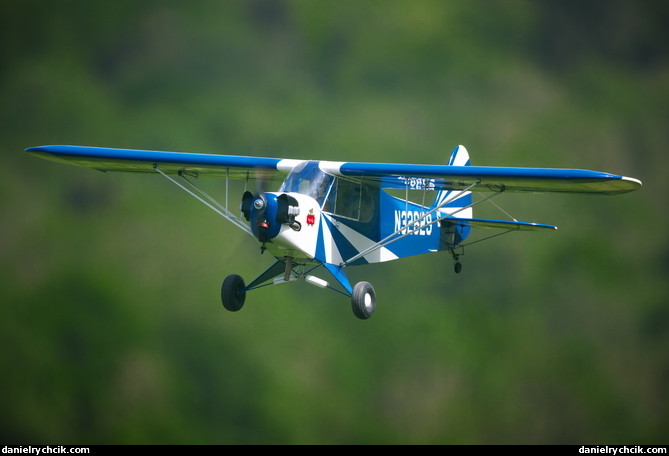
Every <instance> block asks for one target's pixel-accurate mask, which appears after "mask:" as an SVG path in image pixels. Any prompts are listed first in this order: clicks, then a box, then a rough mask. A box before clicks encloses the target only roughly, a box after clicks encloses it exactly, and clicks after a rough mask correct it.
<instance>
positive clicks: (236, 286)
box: [221, 274, 246, 312]
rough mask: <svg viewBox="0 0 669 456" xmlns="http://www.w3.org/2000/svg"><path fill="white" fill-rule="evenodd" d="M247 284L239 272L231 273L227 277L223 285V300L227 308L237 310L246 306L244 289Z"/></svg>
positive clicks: (231, 310) (232, 310)
mask: <svg viewBox="0 0 669 456" xmlns="http://www.w3.org/2000/svg"><path fill="white" fill-rule="evenodd" d="M245 286H246V285H245V284H244V279H242V278H241V277H240V276H238V275H237V274H231V275H229V276H227V277H226V278H225V280H224V281H223V286H222V287H221V301H222V302H223V307H225V309H226V310H229V311H230V312H237V311H238V310H240V309H241V308H242V307H244V301H246V292H245V291H242V290H244V287H245Z"/></svg>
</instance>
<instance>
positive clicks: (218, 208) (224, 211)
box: [153, 165, 253, 236]
mask: <svg viewBox="0 0 669 456" xmlns="http://www.w3.org/2000/svg"><path fill="white" fill-rule="evenodd" d="M153 169H155V170H156V171H158V172H159V173H160V174H162V175H163V176H165V177H166V178H167V179H169V180H170V181H172V182H173V183H174V184H176V185H177V186H179V187H180V188H181V189H182V190H184V191H186V192H187V193H189V194H190V195H191V196H193V197H195V198H196V199H197V200H199V201H200V202H202V203H203V204H205V205H206V206H207V207H209V208H210V209H211V210H213V211H214V212H216V213H217V214H218V215H220V216H222V217H223V218H225V219H227V220H229V221H230V222H231V223H232V224H234V225H235V226H237V227H239V228H241V229H242V230H243V231H245V232H247V233H248V234H250V235H251V236H253V232H252V231H251V228H250V227H249V226H248V225H246V224H245V223H244V222H243V221H242V220H241V219H240V218H239V217H237V216H236V215H234V214H233V213H232V212H230V211H229V210H228V208H227V204H228V203H227V201H228V178H227V173H226V178H225V188H226V191H225V201H226V202H225V204H226V205H225V206H223V205H222V204H221V203H219V202H218V201H216V200H215V199H214V198H212V197H211V196H209V195H208V194H207V193H206V192H205V191H204V190H202V189H201V188H199V187H198V186H197V185H195V184H194V183H192V182H191V181H189V180H188V179H187V178H186V176H184V175H183V174H182V173H181V171H179V177H181V178H182V179H183V180H185V181H186V183H188V185H190V186H191V188H192V189H193V190H194V191H195V192H197V193H199V195H197V194H196V193H194V192H193V191H191V190H189V189H188V188H186V187H185V186H184V185H182V184H180V183H179V182H177V181H176V179H173V178H172V177H170V176H168V175H167V174H165V173H164V172H163V171H161V170H160V168H158V165H153ZM200 195H201V196H200ZM203 198H204V199H203ZM205 199H206V200H208V201H209V202H207V201H205Z"/></svg>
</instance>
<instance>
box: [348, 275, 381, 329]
mask: <svg viewBox="0 0 669 456" xmlns="http://www.w3.org/2000/svg"><path fill="white" fill-rule="evenodd" d="M351 308H352V309H353V314H354V315H355V316H356V317H358V318H359V319H361V320H367V319H368V318H369V317H371V316H372V314H373V313H374V309H376V292H375V291H374V287H373V286H372V284H371V283H369V282H359V283H357V284H356V285H355V287H354V288H353V294H352V295H351Z"/></svg>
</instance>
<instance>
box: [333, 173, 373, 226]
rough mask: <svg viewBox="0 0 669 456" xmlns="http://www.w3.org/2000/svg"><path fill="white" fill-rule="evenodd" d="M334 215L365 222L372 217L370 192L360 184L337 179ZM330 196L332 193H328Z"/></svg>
mask: <svg viewBox="0 0 669 456" xmlns="http://www.w3.org/2000/svg"><path fill="white" fill-rule="evenodd" d="M332 190H333V191H334V190H336V196H335V209H334V213H335V214H337V215H340V216H342V217H346V218H349V219H353V220H359V221H361V222H367V221H369V220H371V219H372V217H373V215H374V198H373V197H372V192H371V191H370V190H369V188H368V187H367V186H365V185H362V183H361V182H354V181H350V180H346V179H341V178H340V179H337V182H336V187H335V188H333V189H332ZM330 196H332V192H330Z"/></svg>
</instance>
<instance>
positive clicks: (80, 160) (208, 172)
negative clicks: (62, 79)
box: [26, 146, 303, 182]
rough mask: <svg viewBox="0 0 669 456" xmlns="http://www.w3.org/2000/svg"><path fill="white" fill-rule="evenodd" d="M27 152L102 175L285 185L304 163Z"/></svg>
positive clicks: (88, 150)
mask: <svg viewBox="0 0 669 456" xmlns="http://www.w3.org/2000/svg"><path fill="white" fill-rule="evenodd" d="M26 152H28V153H30V154H32V155H35V156H38V157H41V158H45V159H47V160H52V161H55V162H61V163H68V164H72V165H77V166H83V167H86V168H92V169H97V170H100V171H125V172H139V173H142V172H146V173H148V172H155V168H154V165H156V166H157V167H158V168H160V170H161V171H163V172H164V173H166V174H178V173H182V174H184V175H187V176H202V177H220V178H225V177H229V178H230V179H263V180H274V181H279V182H280V181H283V179H284V178H285V177H286V174H287V173H289V172H290V171H291V170H292V169H293V168H294V167H295V166H297V165H299V164H300V163H302V162H303V160H289V159H279V158H265V157H244V156H238V155H212V154H194V153H186V152H160V151H150V150H133V149H110V148H103V147H84V146H39V147H30V148H28V149H26Z"/></svg>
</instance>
